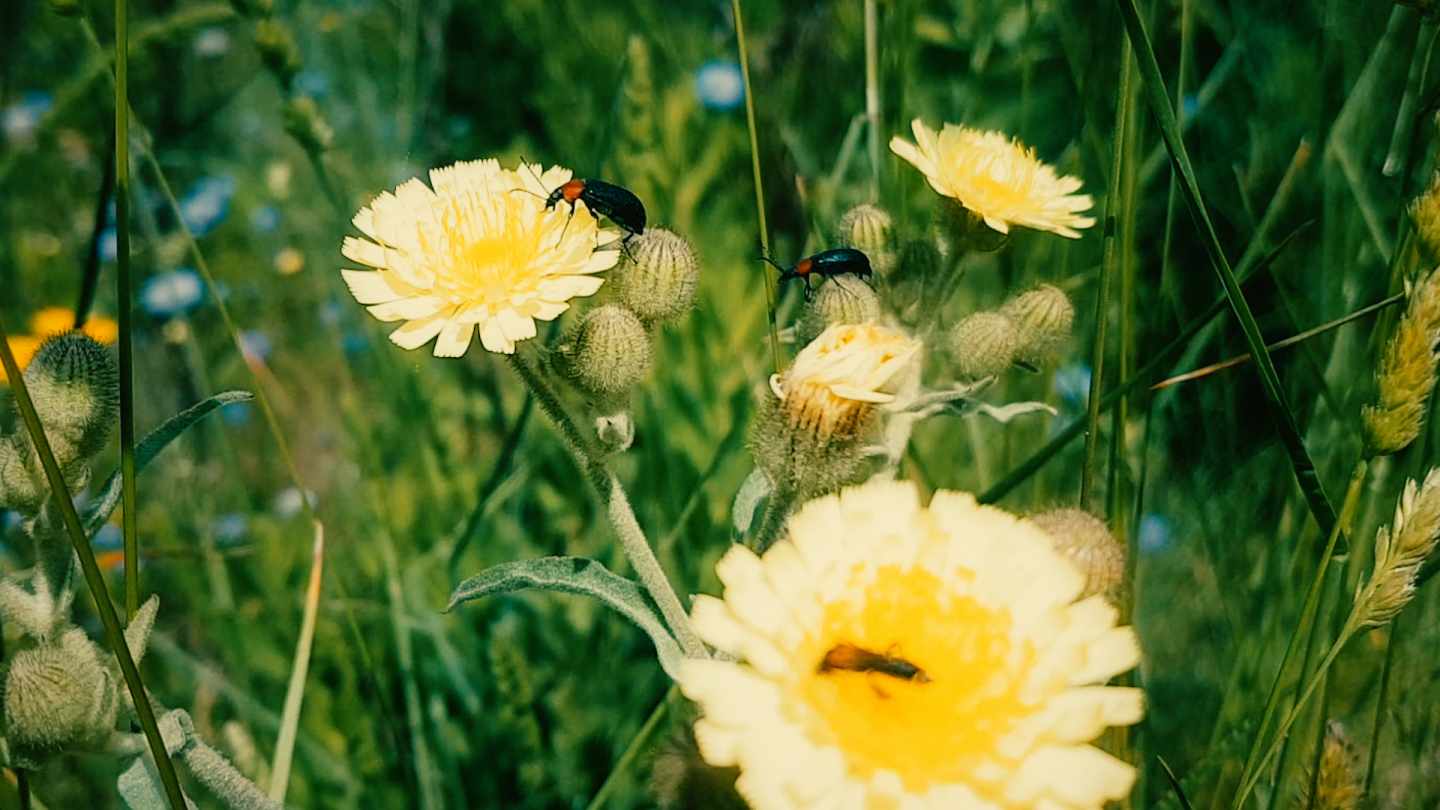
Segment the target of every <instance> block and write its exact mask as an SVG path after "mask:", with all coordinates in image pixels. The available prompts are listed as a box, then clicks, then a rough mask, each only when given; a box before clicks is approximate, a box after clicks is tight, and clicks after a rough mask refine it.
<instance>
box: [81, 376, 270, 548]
mask: <svg viewBox="0 0 1440 810" xmlns="http://www.w3.org/2000/svg"><path fill="white" fill-rule="evenodd" d="M254 398H255V396H254V395H253V394H251V393H250V392H249V391H225V392H223V393H219V394H216V395H214V396H212V397H207V398H205V399H203V400H201V401H200V402H197V403H195V404H194V405H191V406H190V407H188V408H186V409H185V410H183V411H181V412H179V413H177V414H175V415H174V416H172V417H170V418H169V419H166V420H165V421H164V422H162V423H160V427H157V428H155V429H154V430H152V431H150V433H149V434H147V435H146V436H145V438H143V439H141V440H140V443H139V444H137V445H135V471H136V472H137V473H138V472H139V471H140V470H143V469H145V466H146V465H147V464H149V463H150V462H151V461H154V460H155V457H156V456H158V455H160V451H161V450H164V449H165V448H166V447H168V446H169V445H170V443H171V442H173V441H175V440H176V439H178V438H179V437H180V434H182V433H184V432H185V431H187V430H189V429H190V427H191V426H193V425H194V424H195V423H196V422H199V421H200V420H201V419H204V418H205V417H206V416H207V415H209V414H210V413H212V412H214V411H215V410H216V409H218V408H222V407H224V406H226V405H233V404H235V403H237V402H249V401H250V400H252V399H254ZM120 497H121V481H120V472H119V471H118V470H117V471H116V472H114V473H113V474H111V476H110V479H109V480H108V481H106V482H105V486H104V487H102V488H101V490H100V497H99V498H98V499H96V501H95V506H94V508H93V509H91V510H90V512H89V514H87V515H86V516H85V534H86V535H87V536H90V535H93V534H95V532H97V531H99V530H100V527H101V526H104V525H105V521H107V520H109V519H110V513H112V512H114V511H115V507H117V506H119V505H120Z"/></svg>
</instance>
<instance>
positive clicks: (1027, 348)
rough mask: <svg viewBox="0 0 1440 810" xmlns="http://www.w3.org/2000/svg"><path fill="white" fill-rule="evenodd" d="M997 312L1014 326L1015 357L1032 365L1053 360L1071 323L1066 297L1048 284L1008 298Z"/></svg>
mask: <svg viewBox="0 0 1440 810" xmlns="http://www.w3.org/2000/svg"><path fill="white" fill-rule="evenodd" d="M1000 314H1002V315H1005V316H1006V317H1008V318H1009V319H1010V322H1011V323H1013V324H1014V325H1015V333H1016V338H1017V342H1018V345H1017V347H1016V350H1015V359H1016V360H1018V361H1020V362H1022V363H1025V364H1026V365H1029V366H1034V367H1036V368H1039V367H1041V366H1044V365H1047V364H1048V363H1050V362H1051V361H1053V360H1054V359H1055V356H1056V355H1057V354H1059V352H1060V349H1061V347H1063V346H1064V344H1065V341H1067V340H1069V339H1070V328H1071V327H1072V326H1073V325H1074V323H1075V306H1074V305H1073V304H1071V303H1070V296H1068V295H1066V294H1065V293H1064V292H1063V291H1062V290H1061V289H1060V288H1059V287H1055V286H1053V285H1050V284H1041V285H1040V286H1038V287H1036V288H1035V289H1033V290H1029V291H1028V292H1023V293H1021V294H1019V295H1017V296H1015V297H1014V298H1011V299H1010V300H1009V301H1007V302H1005V306H1003V307H1001V308H1000Z"/></svg>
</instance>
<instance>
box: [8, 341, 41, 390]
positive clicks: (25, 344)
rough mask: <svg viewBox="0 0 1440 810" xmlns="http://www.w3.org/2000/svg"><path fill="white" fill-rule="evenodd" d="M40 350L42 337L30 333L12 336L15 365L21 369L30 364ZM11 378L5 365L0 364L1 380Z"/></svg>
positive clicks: (11, 351) (12, 352)
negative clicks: (6, 371)
mask: <svg viewBox="0 0 1440 810" xmlns="http://www.w3.org/2000/svg"><path fill="white" fill-rule="evenodd" d="M39 350H40V338H37V337H32V336H30V335H16V336H14V337H12V338H10V353H11V354H13V355H15V365H17V366H19V367H20V370H21V371H24V370H25V367H26V366H28V365H30V360H31V359H32V358H34V357H35V352H37V351H39ZM8 379H10V376H9V375H8V374H6V373H5V366H4V365H3V364H0V382H4V381H6V380H8Z"/></svg>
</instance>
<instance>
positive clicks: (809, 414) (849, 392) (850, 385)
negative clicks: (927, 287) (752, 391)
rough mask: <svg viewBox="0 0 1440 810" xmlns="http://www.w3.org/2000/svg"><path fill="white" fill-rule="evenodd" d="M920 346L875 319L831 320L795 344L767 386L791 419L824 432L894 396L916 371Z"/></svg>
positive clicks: (844, 423)
mask: <svg viewBox="0 0 1440 810" xmlns="http://www.w3.org/2000/svg"><path fill="white" fill-rule="evenodd" d="M920 348H921V343H920V341H918V340H915V339H913V338H911V337H910V336H909V335H906V334H905V333H904V332H901V331H899V330H896V329H891V328H889V327H885V326H880V325H879V324H874V323H861V324H836V325H834V326H831V327H829V328H828V329H826V330H825V331H824V332H821V333H820V335H819V337H817V338H815V339H814V340H813V341H811V342H810V343H809V344H807V345H806V346H805V348H804V349H801V350H800V353H799V354H798V355H796V356H795V362H793V363H792V364H791V365H790V368H788V369H786V371H785V373H784V375H782V376H779V377H775V378H772V379H771V388H772V389H773V390H774V392H775V395H776V396H778V397H780V398H781V399H783V400H784V401H785V411H786V413H787V414H788V416H789V418H790V421H791V423H792V424H793V425H796V426H804V427H808V428H813V429H814V430H815V432H816V433H817V434H818V435H820V436H822V437H823V436H829V435H830V434H831V433H833V432H835V431H836V430H844V429H845V427H846V426H847V425H852V424H855V423H856V422H857V421H858V420H859V419H860V418H861V417H862V416H863V415H864V414H865V413H868V412H869V409H870V408H871V407H872V406H874V405H883V404H886V403H889V402H892V401H894V399H895V394H896V391H897V390H898V389H899V388H900V387H901V385H903V383H904V382H905V381H906V380H907V378H908V377H910V376H913V373H915V372H918V369H919V362H918V360H919V356H920ZM907 372H911V373H907Z"/></svg>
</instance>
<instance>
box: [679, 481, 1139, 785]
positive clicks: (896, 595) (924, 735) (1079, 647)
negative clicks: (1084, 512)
mask: <svg viewBox="0 0 1440 810" xmlns="http://www.w3.org/2000/svg"><path fill="white" fill-rule="evenodd" d="M787 532H788V536H787V537H786V538H785V539H784V540H782V541H781V542H779V543H777V544H776V545H775V546H773V547H772V548H771V549H770V550H769V551H767V552H766V553H765V555H764V557H757V556H756V555H755V554H754V553H753V552H751V551H750V550H748V549H747V548H745V547H743V546H734V547H732V548H731V549H730V551H729V552H728V553H727V554H726V555H725V557H724V558H723V559H722V560H721V561H720V563H719V565H718V566H717V568H716V573H717V574H718V575H719V577H720V580H721V582H723V583H724V585H725V595H724V599H723V600H722V599H716V598H713V597H708V596H701V597H698V598H697V600H696V603H695V607H694V611H693V619H694V622H695V629H696V630H697V631H698V632H699V633H700V635H701V636H702V637H703V638H704V639H705V641H707V642H709V643H710V644H712V645H714V646H716V647H717V648H719V649H720V650H722V651H724V652H726V653H730V654H732V655H734V656H736V658H737V659H738V660H737V661H725V660H720V659H714V660H698V659H691V660H687V661H686V662H685V663H684V664H683V666H682V669H681V677H680V685H681V688H682V689H683V690H684V693H685V694H686V695H687V696H688V697H690V698H691V699H692V700H695V701H696V702H698V703H699V705H700V707H701V709H702V710H703V713H704V714H703V717H702V718H701V719H700V720H698V721H697V722H696V725H695V733H696V738H697V740H698V742H699V744H700V749H701V752H702V754H703V755H704V756H705V758H706V760H707V761H709V762H710V763H711V764H713V765H717V766H737V767H738V768H739V770H740V778H739V781H738V782H737V785H736V787H737V789H738V790H739V791H740V792H741V794H742V795H743V796H744V797H745V799H746V801H747V802H748V803H749V804H750V806H751V807H752V808H754V810H805V809H806V808H817V809H818V808H827V809H828V808H856V810H859V809H860V808H871V807H897V808H898V807H903V808H916V809H917V810H918V809H919V808H935V809H936V810H939V809H940V808H945V810H950V809H951V808H969V809H973V810H1021V809H1022V808H1024V810H1038V809H1039V808H1044V809H1045V810H1099V808H1100V807H1102V806H1103V805H1104V804H1105V803H1106V802H1107V801H1112V800H1115V799H1118V798H1120V797H1122V796H1124V795H1126V794H1127V793H1128V792H1129V790H1130V788H1131V786H1132V784H1133V783H1134V780H1135V771H1134V768H1132V767H1131V766H1130V765H1128V764H1126V763H1124V762H1122V761H1120V760H1119V759H1117V758H1115V757H1113V756H1111V755H1109V754H1107V753H1105V752H1103V751H1101V750H1099V749H1098V748H1095V747H1093V746H1091V745H1089V743H1090V742H1091V741H1093V740H1094V739H1096V738H1097V737H1098V736H1099V735H1100V734H1101V732H1103V731H1104V730H1105V728H1106V727H1108V726H1121V725H1129V724H1132V723H1135V722H1138V721H1139V719H1140V717H1141V715H1142V713H1143V695H1142V693H1141V691H1140V690H1138V689H1134V688H1125V687H1112V686H1105V685H1104V684H1105V682H1106V681H1107V680H1109V679H1110V678H1111V677H1113V676H1115V675H1117V674H1119V673H1121V672H1124V671H1126V670H1128V669H1130V668H1132V667H1134V666H1135V665H1136V663H1137V662H1138V661H1139V657H1140V650H1139V647H1138V645H1137V642H1136V637H1135V633H1134V631H1133V630H1132V629H1131V628H1129V627H1118V626H1116V621H1117V618H1118V616H1117V612H1116V610H1115V608H1113V607H1112V606H1110V605H1109V604H1108V603H1107V602H1106V601H1105V599H1104V597H1101V596H1092V597H1089V598H1084V599H1081V598H1080V594H1081V591H1082V589H1083V588H1084V585H1085V578H1084V576H1083V575H1082V574H1081V573H1080V572H1079V571H1078V570H1077V569H1076V568H1075V566H1074V565H1073V564H1072V563H1071V562H1070V561H1069V560H1067V559H1066V558H1065V557H1063V556H1062V555H1060V554H1059V553H1058V552H1056V551H1055V550H1054V548H1053V547H1052V544H1051V542H1050V539H1049V538H1048V537H1047V536H1046V535H1045V534H1044V533H1043V532H1042V531H1040V529H1038V528H1037V527H1035V526H1034V525H1033V524H1031V523H1030V522H1029V521H1027V520H1024V519H1021V518H1018V517H1015V516H1014V515H1011V514H1009V513H1007V512H1004V511H1002V510H1000V509H996V508H992V507H987V506H981V505H979V504H977V503H976V501H975V499H974V498H973V497H972V496H970V495H968V494H965V493H958V492H940V493H937V494H936V495H935V497H934V499H933V500H932V501H931V502H930V504H929V505H928V506H926V505H923V504H922V503H921V502H920V496H919V494H918V493H917V491H916V488H915V487H914V486H913V485H911V484H908V483H903V482H893V481H880V480H872V481H871V482H870V483H867V484H865V485H863V486H860V487H855V488H851V489H848V490H844V491H842V492H841V493H840V494H838V495H831V496H827V497H824V498H820V499H818V500H815V501H811V502H810V503H809V504H807V505H805V506H804V507H803V508H802V509H801V510H800V511H799V512H798V513H797V514H796V515H795V516H794V517H793V518H791V519H790V522H789V524H788V526H787ZM857 650H858V651H863V652H865V653H867V654H870V655H873V656H880V657H882V658H883V661H884V662H885V663H884V665H883V666H881V667H880V668H881V669H885V668H888V669H889V670H890V671H888V672H887V671H876V665H875V664H874V660H872V662H871V663H870V664H869V665H866V664H863V663H860V656H858V655H857V653H856V651H857ZM837 664H839V665H840V666H837Z"/></svg>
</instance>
